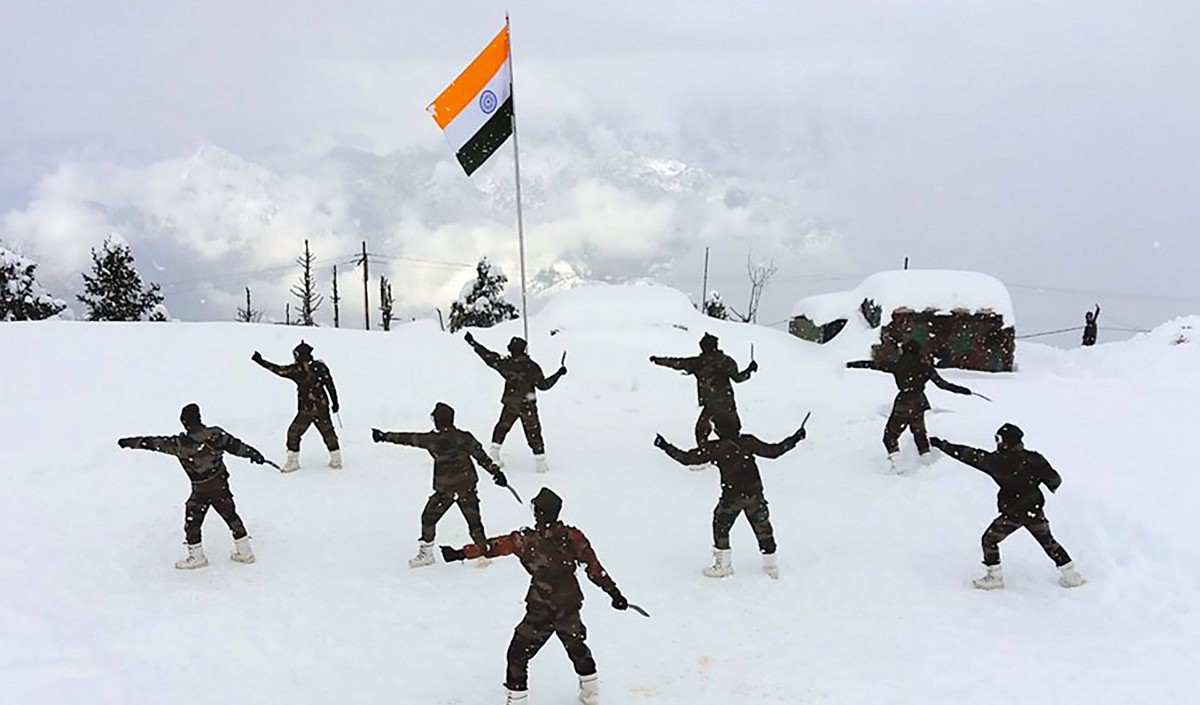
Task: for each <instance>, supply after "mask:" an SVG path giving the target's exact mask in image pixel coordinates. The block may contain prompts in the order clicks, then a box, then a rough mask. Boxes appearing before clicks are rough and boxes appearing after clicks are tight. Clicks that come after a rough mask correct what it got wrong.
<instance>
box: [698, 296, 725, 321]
mask: <svg viewBox="0 0 1200 705" xmlns="http://www.w3.org/2000/svg"><path fill="white" fill-rule="evenodd" d="M704 315H705V316H708V317H709V318H719V319H721V320H722V321H728V320H729V311H728V310H726V308H725V302H724V301H723V300H722V299H721V295H720V294H719V293H717V292H715V291H711V292H709V294H708V298H707V299H705V300H704Z"/></svg>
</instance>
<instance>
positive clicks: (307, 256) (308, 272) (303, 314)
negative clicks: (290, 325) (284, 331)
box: [291, 240, 324, 326]
mask: <svg viewBox="0 0 1200 705" xmlns="http://www.w3.org/2000/svg"><path fill="white" fill-rule="evenodd" d="M314 259H315V258H314V257H313V255H312V252H311V251H310V250H309V249H308V240H305V241H304V255H303V256H301V257H297V258H296V264H298V265H300V270H301V274H300V283H299V284H297V285H295V286H293V287H292V288H291V292H292V294H293V295H294V296H295V297H296V298H297V299H300V311H299V314H300V315H299V318H298V319H297V321H296V323H297V324H298V325H302V326H315V325H317V324H316V323H315V322H314V321H313V314H314V313H316V312H317V309H318V308H320V307H321V301H323V300H324V297H322V296H321V295H320V294H318V293H317V280H316V278H315V277H313V270H312V265H313V260H314Z"/></svg>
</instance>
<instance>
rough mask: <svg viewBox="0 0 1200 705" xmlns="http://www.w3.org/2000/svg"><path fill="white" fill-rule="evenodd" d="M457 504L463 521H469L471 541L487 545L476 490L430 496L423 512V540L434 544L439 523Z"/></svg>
mask: <svg viewBox="0 0 1200 705" xmlns="http://www.w3.org/2000/svg"><path fill="white" fill-rule="evenodd" d="M455 504H457V505H458V509H459V511H461V512H462V515H463V519H466V520H467V533H469V534H470V535H471V540H472V541H474V542H475V543H477V544H480V545H483V544H486V543H487V534H485V533H484V532H483V517H482V516H481V515H480V512H479V493H478V492H476V491H475V488H471V489H469V490H459V491H457V492H455V491H453V490H450V491H446V490H435V491H434V493H433V494H431V495H429V501H428V502H426V503H425V509H424V510H423V511H422V512H421V540H422V541H424V542H425V543H432V542H433V538H434V536H435V535H436V531H437V523H438V521H440V520H441V518H442V517H443V516H445V515H446V512H447V511H449V510H450V507H451V506H453V505H455Z"/></svg>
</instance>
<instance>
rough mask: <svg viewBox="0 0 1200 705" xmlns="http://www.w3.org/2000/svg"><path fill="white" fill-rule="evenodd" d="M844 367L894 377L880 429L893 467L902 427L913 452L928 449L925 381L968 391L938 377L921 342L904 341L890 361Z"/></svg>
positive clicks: (922, 451) (927, 450) (922, 452)
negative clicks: (893, 396) (889, 405)
mask: <svg viewBox="0 0 1200 705" xmlns="http://www.w3.org/2000/svg"><path fill="white" fill-rule="evenodd" d="M846 367H848V368H851V369H867V370H878V371H880V372H887V373H888V374H890V375H892V376H893V377H894V378H895V380H896V388H897V389H898V390H899V392H898V393H897V394H896V401H895V402H893V404H892V413H891V415H889V416H888V420H887V425H885V426H884V428H883V445H884V447H885V448H887V452H888V460H889V461H891V462H892V463H893V467H894V464H895V459H896V455H897V454H898V453H899V452H900V434H901V433H903V432H904V429H905V428H907V429H909V430H910V431H912V435H913V440H914V441H915V442H916V444H917V451H918V452H919V453H920V454H921V455H925V454H926V453H928V452H929V435H928V433H927V431H926V430H925V412H926V411H929V398H928V397H926V396H925V385H926V384H927V383H929V382H933V383H934V384H935V385H937V386H938V387H941V388H942V389H945V390H946V391H948V392H954V393H955V394H968V395H969V394H970V393H971V390H970V389H967V388H966V387H962V386H959V385H957V384H954V383H952V382H947V381H946V380H945V379H942V376H941V375H940V374H938V371H937V368H935V367H934V366H933V363H931V362H929V361H928V360H926V359H925V357H924V356H923V355H922V354H921V344H920V343H918V342H917V341H915V340H906V341H904V345H902V346H901V348H900V357H899V358H898V359H896V360H895V361H893V362H875V361H874V360H856V361H853V362H847V363H846Z"/></svg>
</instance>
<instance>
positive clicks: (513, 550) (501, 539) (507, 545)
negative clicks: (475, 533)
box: [438, 531, 525, 563]
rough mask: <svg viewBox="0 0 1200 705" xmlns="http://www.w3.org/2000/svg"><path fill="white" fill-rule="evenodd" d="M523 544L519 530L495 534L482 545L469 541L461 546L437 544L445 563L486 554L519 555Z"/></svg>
mask: <svg viewBox="0 0 1200 705" xmlns="http://www.w3.org/2000/svg"><path fill="white" fill-rule="evenodd" d="M524 546H525V537H523V536H522V535H521V532H520V531H514V532H512V533H511V534H508V535H506V536H497V537H496V538H493V539H488V540H487V543H486V544H484V545H483V546H480V545H479V544H474V543H469V544H467V545H466V546H463V547H462V548H453V547H451V546H438V548H439V549H440V550H441V552H442V560H444V561H446V562H447V563H450V562H453V561H462V560H466V559H468V558H479V557H480V556H487V557H488V558H496V557H497V556H511V555H514V554H517V555H519V554H520V553H521V550H522V549H523V548H524Z"/></svg>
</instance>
